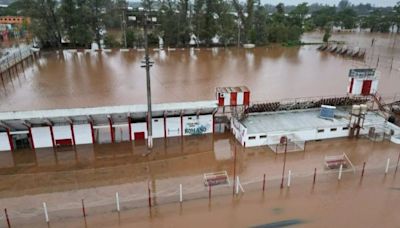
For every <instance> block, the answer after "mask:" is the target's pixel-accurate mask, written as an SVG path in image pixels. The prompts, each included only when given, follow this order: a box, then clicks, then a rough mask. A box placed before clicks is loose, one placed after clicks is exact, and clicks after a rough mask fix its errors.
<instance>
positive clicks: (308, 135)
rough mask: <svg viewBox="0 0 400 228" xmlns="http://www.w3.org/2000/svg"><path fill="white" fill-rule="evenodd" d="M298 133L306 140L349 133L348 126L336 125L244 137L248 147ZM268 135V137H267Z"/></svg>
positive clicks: (335, 136) (298, 135) (271, 142)
mask: <svg viewBox="0 0 400 228" xmlns="http://www.w3.org/2000/svg"><path fill="white" fill-rule="evenodd" d="M361 133H362V134H365V132H361ZM291 134H294V135H296V136H297V137H298V138H299V139H301V140H304V141H311V140H319V139H330V138H340V137H346V136H348V135H349V130H348V128H347V126H345V125H343V126H335V127H332V128H317V129H306V130H300V131H293V132H268V133H259V134H245V136H244V137H243V141H244V143H246V147H254V146H265V145H268V144H276V143H277V142H276V139H277V138H280V137H281V136H285V135H291ZM265 136H266V137H265Z"/></svg>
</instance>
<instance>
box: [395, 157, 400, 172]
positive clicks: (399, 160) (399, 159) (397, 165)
mask: <svg viewBox="0 0 400 228" xmlns="http://www.w3.org/2000/svg"><path fill="white" fill-rule="evenodd" d="M399 162H400V153H399V157H398V158H397V164H396V170H395V171H394V173H397V168H399Z"/></svg>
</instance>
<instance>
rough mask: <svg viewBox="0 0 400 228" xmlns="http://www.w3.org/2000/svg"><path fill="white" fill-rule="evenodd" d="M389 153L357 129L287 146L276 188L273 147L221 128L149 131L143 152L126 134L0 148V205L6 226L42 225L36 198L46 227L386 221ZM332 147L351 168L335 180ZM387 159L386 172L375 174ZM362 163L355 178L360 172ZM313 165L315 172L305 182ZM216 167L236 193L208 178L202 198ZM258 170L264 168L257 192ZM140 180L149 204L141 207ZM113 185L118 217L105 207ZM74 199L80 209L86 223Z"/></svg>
mask: <svg viewBox="0 0 400 228" xmlns="http://www.w3.org/2000/svg"><path fill="white" fill-rule="evenodd" d="M235 148H236V149H235ZM235 150H236V153H237V159H236V162H235V159H234V156H233V155H234V153H235ZM399 152H400V147H399V146H398V145H394V144H392V143H390V142H378V143H376V142H372V141H369V140H368V139H365V138H362V139H359V140H350V139H335V140H325V141H320V142H309V143H307V148H306V151H305V152H293V153H289V154H288V156H287V164H286V172H285V173H286V179H285V185H286V183H287V172H288V170H291V171H292V174H293V175H292V182H291V183H292V185H291V187H290V189H288V188H286V187H285V189H284V190H282V191H280V189H279V183H280V178H281V173H282V166H283V155H276V154H274V153H273V152H272V151H271V150H270V149H268V148H266V147H259V148H242V147H240V145H238V144H237V143H236V141H235V140H234V139H233V138H232V136H231V135H229V134H224V135H219V134H216V135H207V136H204V137H203V136H200V137H185V138H170V139H167V140H156V141H155V147H154V151H153V152H152V153H151V154H150V155H148V156H142V154H143V153H146V145H144V144H140V143H136V142H135V143H133V144H131V143H121V144H109V145H101V146H100V145H99V146H97V145H94V146H93V145H88V146H79V147H77V149H76V150H62V151H59V150H56V151H53V150H52V149H41V150H36V151H17V152H15V153H11V152H4V153H1V154H0V156H1V157H0V166H1V167H0V180H1V181H0V205H1V207H4V208H7V209H8V212H9V215H10V217H11V221H12V224H13V225H15V226H16V227H32V226H33V227H46V223H45V222H44V215H43V208H42V203H43V202H46V203H47V206H48V208H49V215H50V221H51V222H50V225H51V227H119V226H120V227H132V226H135V227H204V226H205V225H207V226H210V227H249V226H254V225H262V224H269V223H272V222H277V221H282V220H293V219H295V220H296V219H298V220H299V221H300V222H304V224H300V225H301V226H303V227H336V225H341V226H344V227H396V224H398V223H399V217H398V216H396V213H395V212H396V211H398V210H399V209H400V207H399V205H400V202H399V200H400V197H399V194H400V191H399V188H400V182H399V180H400V179H399V177H398V173H397V176H396V173H395V172H396V171H395V167H396V161H397V159H398V156H399ZM342 153H346V154H347V156H348V157H349V159H350V161H351V163H352V165H353V166H354V167H353V166H351V167H353V168H354V169H353V168H351V167H349V168H348V169H345V172H344V173H343V177H342V181H341V182H338V180H337V178H338V173H337V170H336V171H329V170H326V169H324V157H325V156H328V155H339V154H342ZM388 158H390V159H391V163H390V167H389V173H388V174H387V175H384V170H385V165H386V161H387V159H388ZM364 162H366V163H367V166H366V172H365V177H364V178H363V179H362V181H360V174H361V169H362V166H363V163H364ZM235 167H236V168H235ZM314 168H316V169H317V172H318V175H317V181H316V185H315V186H314V188H313V185H312V181H313V173H314ZM234 170H235V171H234ZM218 171H226V172H227V174H228V176H229V178H230V180H231V181H232V177H233V176H234V173H235V172H236V175H238V176H240V181H241V184H242V185H243V188H244V190H245V193H241V194H240V197H237V198H235V199H232V198H231V196H232V187H233V184H232V183H231V184H230V185H226V186H217V187H213V189H212V199H211V202H209V200H208V190H207V188H205V187H204V182H203V181H204V180H203V174H204V173H210V172H218ZM263 174H266V175H267V182H266V189H267V190H266V192H265V193H264V195H263V194H262V179H263ZM179 184H182V185H183V194H184V202H183V205H182V207H180V206H179V203H178V199H179V197H178V196H179V193H178V192H179V190H178V189H179ZM147 186H150V188H151V195H152V199H151V201H152V205H153V206H154V207H153V209H152V210H151V213H149V210H148V208H147V202H148V201H147V200H148V189H147ZM116 192H119V195H120V200H121V208H122V209H121V210H122V211H121V214H120V219H118V214H117V213H116V212H115V193H116ZM81 199H84V200H85V205H86V211H87V213H88V217H87V221H86V224H85V222H84V220H83V219H82V210H81ZM361 218H362V219H361ZM336 220H337V221H336ZM1 222H3V221H2V220H1V219H0V227H1V226H3V225H4V223H1ZM370 225H371V226H370Z"/></svg>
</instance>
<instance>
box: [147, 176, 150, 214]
mask: <svg viewBox="0 0 400 228" xmlns="http://www.w3.org/2000/svg"><path fill="white" fill-rule="evenodd" d="M147 192H148V195H149V208H151V191H150V185H149V182H147Z"/></svg>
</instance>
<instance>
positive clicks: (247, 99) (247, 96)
mask: <svg viewBox="0 0 400 228" xmlns="http://www.w3.org/2000/svg"><path fill="white" fill-rule="evenodd" d="M243 105H247V106H249V105H250V92H244V93H243Z"/></svg>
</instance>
